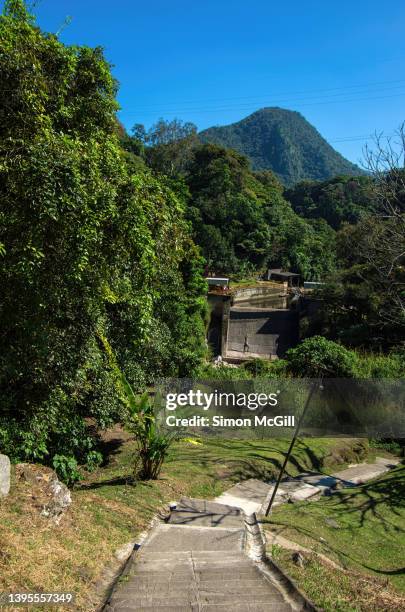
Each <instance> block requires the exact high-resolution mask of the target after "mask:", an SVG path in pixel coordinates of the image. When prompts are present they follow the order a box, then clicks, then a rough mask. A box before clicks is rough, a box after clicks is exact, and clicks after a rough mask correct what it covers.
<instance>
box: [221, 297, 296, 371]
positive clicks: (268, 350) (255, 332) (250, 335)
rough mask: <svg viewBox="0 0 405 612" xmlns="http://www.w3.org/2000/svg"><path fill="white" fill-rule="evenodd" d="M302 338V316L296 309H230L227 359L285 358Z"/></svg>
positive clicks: (225, 355)
mask: <svg viewBox="0 0 405 612" xmlns="http://www.w3.org/2000/svg"><path fill="white" fill-rule="evenodd" d="M298 340H299V315H298V312H296V311H293V310H286V309H280V310H268V309H260V308H255V309H252V308H238V307H234V308H230V310H229V319H228V329H227V337H226V349H225V351H223V354H224V353H225V354H224V357H225V358H230V359H241V360H243V359H249V358H250V359H251V358H253V357H262V358H263V357H264V358H267V359H271V358H275V357H283V356H284V355H285V352H286V351H287V350H288V349H289V348H291V347H293V346H295V345H296V344H297V342H298Z"/></svg>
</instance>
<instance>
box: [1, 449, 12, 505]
mask: <svg viewBox="0 0 405 612" xmlns="http://www.w3.org/2000/svg"><path fill="white" fill-rule="evenodd" d="M10 473H11V465H10V459H9V458H8V457H7V455H0V497H6V495H8V494H9V492H10Z"/></svg>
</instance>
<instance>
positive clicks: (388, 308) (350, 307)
mask: <svg viewBox="0 0 405 612" xmlns="http://www.w3.org/2000/svg"><path fill="white" fill-rule="evenodd" d="M404 249H405V216H404V214H403V213H399V214H398V215H397V216H394V217H387V216H386V215H384V214H381V215H379V216H375V217H373V216H371V217H366V218H365V219H364V220H362V221H361V222H360V223H358V224H357V225H354V226H346V227H345V228H343V229H342V230H341V231H340V232H339V233H338V236H337V257H338V262H339V268H338V270H337V271H336V273H335V274H334V275H333V276H332V277H331V278H330V280H329V282H328V283H327V284H326V286H325V287H324V288H323V290H322V291H320V292H319V298H320V299H321V301H322V308H321V310H320V317H319V318H320V324H319V330H320V331H321V332H322V333H325V334H328V335H329V336H330V337H332V338H337V339H340V340H341V341H342V342H344V343H345V344H349V345H352V346H359V347H364V348H373V349H377V350H378V351H385V350H386V349H387V348H390V347H396V346H403V344H404V341H405V267H404V264H405V256H404Z"/></svg>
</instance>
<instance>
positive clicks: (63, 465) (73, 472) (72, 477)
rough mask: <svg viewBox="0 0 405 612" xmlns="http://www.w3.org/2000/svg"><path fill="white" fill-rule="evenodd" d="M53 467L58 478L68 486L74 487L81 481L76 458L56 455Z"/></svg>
mask: <svg viewBox="0 0 405 612" xmlns="http://www.w3.org/2000/svg"><path fill="white" fill-rule="evenodd" d="M52 465H53V468H54V470H55V472H56V473H57V475H58V477H59V478H60V479H61V480H63V482H65V483H66V484H67V485H68V486H71V485H73V484H74V483H75V482H77V481H79V480H80V479H81V475H80V472H79V470H78V465H77V461H76V459H75V458H74V457H66V456H65V455H54V457H53V459H52Z"/></svg>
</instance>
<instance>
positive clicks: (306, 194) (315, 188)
mask: <svg viewBox="0 0 405 612" xmlns="http://www.w3.org/2000/svg"><path fill="white" fill-rule="evenodd" d="M284 195H285V198H286V199H287V200H288V201H289V202H290V203H291V206H292V207H293V209H294V211H295V212H296V213H297V214H298V215H300V216H302V217H305V218H306V219H324V220H325V221H326V222H327V223H328V224H329V225H330V226H331V227H333V229H335V230H338V229H339V228H340V227H341V225H342V224H343V223H350V224H355V223H357V222H358V221H360V219H361V218H363V217H364V216H365V215H368V214H370V213H373V212H374V211H375V209H376V196H375V193H374V190H373V180H372V178H371V177H367V176H357V177H353V176H337V177H335V178H333V179H331V180H328V181H323V182H313V181H312V182H311V181H303V182H302V183H298V184H297V185H295V186H294V187H292V188H291V189H287V190H286V192H285V194H284Z"/></svg>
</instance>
